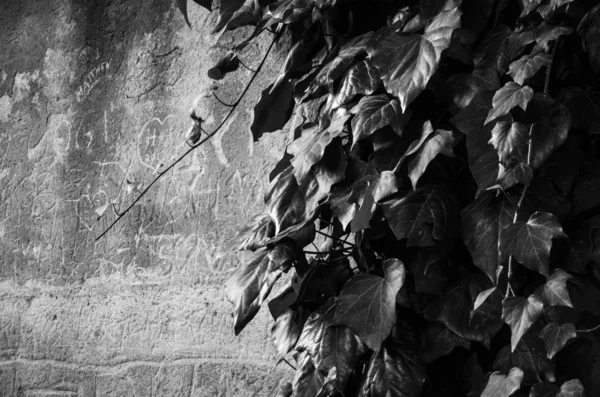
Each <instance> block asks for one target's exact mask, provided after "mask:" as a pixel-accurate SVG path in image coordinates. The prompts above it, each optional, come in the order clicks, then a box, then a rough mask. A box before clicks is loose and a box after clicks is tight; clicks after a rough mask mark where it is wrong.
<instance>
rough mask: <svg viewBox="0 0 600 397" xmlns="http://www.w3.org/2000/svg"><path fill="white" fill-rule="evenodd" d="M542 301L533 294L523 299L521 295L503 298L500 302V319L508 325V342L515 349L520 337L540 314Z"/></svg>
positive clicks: (542, 307) (542, 306)
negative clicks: (509, 330) (509, 332)
mask: <svg viewBox="0 0 600 397" xmlns="http://www.w3.org/2000/svg"><path fill="white" fill-rule="evenodd" d="M543 310H544V303H542V301H541V300H540V298H538V297H537V296H535V295H530V296H529V298H527V299H525V298H523V297H521V296H515V297H512V298H506V299H504V302H502V320H504V322H505V323H506V324H508V325H509V326H510V329H511V337H510V344H511V347H512V351H514V350H515V348H516V347H517V344H518V343H519V340H521V337H522V336H523V335H524V334H525V332H527V330H528V329H529V328H530V327H531V326H532V325H533V323H535V322H536V321H537V320H538V318H540V316H541V315H542V312H543Z"/></svg>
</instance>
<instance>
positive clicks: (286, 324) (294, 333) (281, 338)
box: [271, 308, 308, 360]
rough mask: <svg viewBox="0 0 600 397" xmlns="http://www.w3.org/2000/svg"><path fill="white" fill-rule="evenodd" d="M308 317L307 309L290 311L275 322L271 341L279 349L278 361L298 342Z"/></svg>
mask: <svg viewBox="0 0 600 397" xmlns="http://www.w3.org/2000/svg"><path fill="white" fill-rule="evenodd" d="M307 317H308V313H307V311H306V310H305V309H303V308H299V309H298V310H292V309H288V310H286V311H285V312H284V313H283V314H281V315H280V316H279V317H277V319H276V320H275V324H273V327H272V328H271V339H272V341H273V344H274V345H275V348H276V349H277V359H278V360H281V359H282V358H283V357H285V355H286V354H288V353H289V352H290V351H291V350H292V349H293V348H294V347H295V346H296V342H298V338H299V337H300V333H301V332H302V329H303V327H304V322H305V321H306V318H307Z"/></svg>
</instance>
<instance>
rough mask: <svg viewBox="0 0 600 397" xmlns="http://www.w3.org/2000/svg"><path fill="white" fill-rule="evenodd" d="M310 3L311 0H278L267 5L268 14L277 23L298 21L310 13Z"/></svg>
mask: <svg viewBox="0 0 600 397" xmlns="http://www.w3.org/2000/svg"><path fill="white" fill-rule="evenodd" d="M312 3H313V1H311V0H279V1H276V2H275V3H273V4H271V5H270V6H269V15H270V16H271V17H272V18H273V19H274V20H276V21H277V23H280V22H281V23H284V24H290V23H294V22H298V21H300V20H302V19H304V18H306V17H308V16H309V15H310V13H311V11H312V6H313V4H312Z"/></svg>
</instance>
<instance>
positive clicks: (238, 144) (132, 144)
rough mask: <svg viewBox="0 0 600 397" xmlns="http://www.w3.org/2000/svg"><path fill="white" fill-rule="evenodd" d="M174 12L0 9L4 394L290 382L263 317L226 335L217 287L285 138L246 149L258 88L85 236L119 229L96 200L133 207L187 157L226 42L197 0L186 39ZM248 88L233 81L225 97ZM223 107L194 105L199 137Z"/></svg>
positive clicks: (151, 391)
mask: <svg viewBox="0 0 600 397" xmlns="http://www.w3.org/2000/svg"><path fill="white" fill-rule="evenodd" d="M172 3H173V2H172V1H171V0H113V1H110V0H98V1H84V0H63V1H48V2H46V1H35V0H26V1H17V0H2V1H1V2H0V396H54V397H59V396H61V397H62V396H85V397H88V396H217V395H226V396H229V395H232V396H233V395H235V396H244V395H268V394H269V393H270V391H271V389H272V388H273V386H274V385H275V384H276V383H277V381H278V380H279V379H280V378H281V376H282V374H284V373H285V374H286V375H287V374H288V373H287V371H286V369H285V368H280V367H277V368H273V361H272V360H271V358H272V355H273V349H272V346H271V343H270V340H269V339H268V329H269V328H270V319H269V318H268V314H265V312H266V311H265V310H262V311H261V313H260V314H259V318H258V319H257V320H256V321H255V322H253V323H252V324H251V325H250V326H249V327H248V328H247V329H246V330H245V331H244V332H243V333H242V335H241V336H240V337H237V338H236V337H234V335H233V331H232V318H231V315H230V313H231V311H232V306H231V305H230V304H229V303H228V302H226V301H225V299H224V296H223V289H222V285H223V283H224V280H226V279H227V278H228V277H229V275H230V274H231V272H232V271H233V269H235V267H236V266H237V265H238V264H239V263H240V260H241V259H243V256H240V255H238V254H232V253H230V252H228V250H227V249H226V248H227V240H228V239H229V238H230V237H231V236H232V235H233V234H234V233H235V231H236V230H237V229H238V228H239V227H240V226H241V225H242V224H243V223H244V222H245V221H246V220H247V219H249V218H250V217H251V216H252V215H254V214H255V213H257V212H258V211H259V210H260V208H261V202H262V195H263V192H264V189H265V187H266V186H267V176H268V170H269V169H270V168H271V167H272V165H273V164H274V163H275V161H276V160H277V159H276V154H277V152H278V150H280V149H281V147H282V145H283V144H284V140H285V137H284V136H283V134H279V135H275V134H274V135H271V136H268V137H265V138H264V139H261V142H260V143H259V144H257V145H252V138H251V134H250V131H249V124H250V117H251V115H250V110H251V109H252V106H253V105H254V103H255V102H256V100H257V95H259V92H260V89H261V88H264V87H265V84H262V83H261V81H260V80H261V79H262V78H259V81H258V84H257V85H256V87H255V88H253V89H252V90H251V91H250V94H249V95H248V97H247V98H246V99H245V100H244V101H243V102H242V106H241V107H240V111H238V112H236V114H235V117H233V118H232V119H231V120H230V122H228V123H227V124H226V127H227V128H224V129H223V130H222V132H220V133H219V134H218V135H217V136H215V138H214V139H213V140H211V141H210V143H209V144H207V145H205V146H203V147H201V148H200V149H198V150H196V151H194V152H193V153H192V154H191V155H190V156H189V157H188V158H187V159H186V160H185V161H183V162H182V163H180V164H179V165H178V166H177V167H176V168H175V169H174V170H173V171H172V172H170V173H169V174H167V175H166V176H165V177H163V178H162V180H161V181H159V182H158V183H157V184H156V185H155V186H154V187H153V189H152V191H151V192H150V193H149V194H148V195H147V196H146V197H145V198H144V199H143V200H142V201H141V202H140V203H139V204H138V205H136V206H135V207H134V209H133V210H132V211H131V212H130V213H129V214H128V215H127V216H126V217H125V218H124V219H123V220H122V221H121V222H119V223H118V224H117V225H116V227H115V228H114V229H113V230H112V231H111V232H110V233H109V234H108V235H106V236H105V237H104V238H103V239H101V240H100V241H98V242H96V241H95V238H96V236H97V235H98V234H99V233H100V232H101V231H102V230H103V229H104V228H105V227H106V226H107V225H108V224H109V223H110V222H111V221H112V220H113V219H114V218H115V214H114V212H113V210H112V208H111V207H110V206H109V207H108V209H106V211H104V212H103V209H104V208H106V204H111V203H114V204H115V206H116V207H117V208H119V209H123V208H125V207H126V206H127V205H128V204H129V203H131V202H132V201H133V199H134V198H135V197H136V195H137V190H138V189H140V188H143V187H144V186H146V185H147V184H148V183H150V181H151V180H152V178H153V177H154V176H155V175H156V172H157V170H158V169H160V167H161V164H168V163H169V162H170V161H172V159H173V158H174V157H175V156H177V155H179V154H181V153H183V152H184V151H185V150H186V149H187V146H186V145H185V142H184V138H183V136H184V133H185V130H186V129H187V127H188V126H189V121H190V119H189V117H188V115H189V108H190V104H192V103H193V101H194V98H195V97H196V96H197V95H198V94H199V93H200V92H201V91H202V90H203V89H204V88H205V87H206V86H207V85H208V84H209V81H208V79H207V78H206V77H205V76H206V70H207V68H208V67H210V66H211V64H213V63H214V61H215V60H216V59H218V58H219V57H220V56H221V55H223V53H224V48H225V45H226V44H227V42H228V40H231V39H232V38H231V37H230V38H228V37H227V36H224V37H222V38H221V40H220V41H219V43H216V38H215V37H214V36H211V35H210V34H209V30H210V29H209V24H210V22H211V20H212V18H213V16H210V14H209V13H208V12H207V11H206V10H204V9H201V8H200V7H198V6H197V5H196V4H194V3H193V2H190V4H189V8H190V10H189V13H190V19H191V20H192V22H193V29H191V30H190V29H189V28H188V27H187V26H185V24H184V22H183V18H182V16H181V15H180V14H179V12H178V11H177V10H176V9H175V7H174V6H173V4H172ZM265 44H266V43H261V42H259V43H258V44H256V45H254V46H249V47H248V48H247V50H246V54H245V55H244V59H245V61H246V62H247V63H249V64H254V65H256V64H258V62H259V61H260V54H261V53H263V52H264V49H265V47H266V45H265ZM280 61H281V59H280V58H278V56H276V55H275V56H272V57H271V58H270V59H269V61H268V62H267V64H266V68H265V72H264V74H263V76H265V77H266V76H268V75H269V70H273V68H274V67H275V66H276V64H277V62H280ZM249 78H250V72H248V71H244V70H243V69H240V70H239V71H237V72H236V73H235V74H234V75H233V76H232V78H230V79H227V80H226V81H225V82H224V83H222V84H221V87H220V88H219V93H220V95H221V97H222V98H224V99H227V100H232V101H233V100H234V99H235V98H236V95H237V93H239V92H240V91H241V89H242V88H243V85H244V83H245V82H246V81H248V79H249ZM226 110H227V109H223V108H222V107H220V106H217V105H216V104H214V103H213V102H210V101H201V102H200V103H199V104H198V111H199V112H201V113H202V114H203V115H208V114H212V116H213V117H212V120H211V121H212V124H209V125H207V126H206V128H207V129H208V130H211V129H212V128H214V126H215V125H216V124H217V123H219V122H220V121H221V120H222V117H223V115H224V113H225V111H226ZM99 215H101V216H100V218H99ZM98 218H99V219H98Z"/></svg>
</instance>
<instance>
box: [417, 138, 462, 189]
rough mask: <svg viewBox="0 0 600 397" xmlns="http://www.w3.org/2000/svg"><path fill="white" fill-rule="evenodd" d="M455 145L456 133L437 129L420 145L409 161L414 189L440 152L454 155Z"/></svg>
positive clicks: (445, 154) (450, 155)
mask: <svg viewBox="0 0 600 397" xmlns="http://www.w3.org/2000/svg"><path fill="white" fill-rule="evenodd" d="M453 147H454V133H453V132H452V131H447V130H436V131H435V132H434V133H433V134H432V135H431V136H429V138H428V139H427V140H426V141H425V142H424V143H423V145H420V148H419V150H418V151H417V152H416V153H415V155H414V157H413V158H412V159H411V160H410V161H409V163H408V177H409V178H410V181H411V183H412V187H413V189H415V190H416V189H417V183H418V182H419V178H421V176H422V175H423V174H424V173H425V170H427V166H428V165H429V163H431V161H433V159H434V158H435V157H436V156H437V155H438V154H443V155H444V156H448V157H454V152H453Z"/></svg>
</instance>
